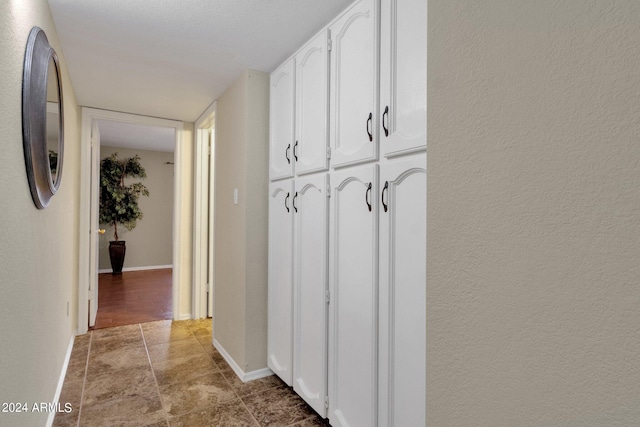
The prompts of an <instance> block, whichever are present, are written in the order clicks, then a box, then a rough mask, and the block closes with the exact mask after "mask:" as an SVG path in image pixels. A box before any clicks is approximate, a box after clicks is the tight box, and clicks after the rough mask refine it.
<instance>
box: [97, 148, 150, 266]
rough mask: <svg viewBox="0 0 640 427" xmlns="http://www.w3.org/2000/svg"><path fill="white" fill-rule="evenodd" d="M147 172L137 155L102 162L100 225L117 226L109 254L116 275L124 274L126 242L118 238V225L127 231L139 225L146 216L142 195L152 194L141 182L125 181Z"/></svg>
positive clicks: (114, 155)
mask: <svg viewBox="0 0 640 427" xmlns="http://www.w3.org/2000/svg"><path fill="white" fill-rule="evenodd" d="M146 176H147V173H146V172H145V170H144V168H143V167H142V165H141V164H140V156H138V155H137V154H136V155H135V156H133V157H130V158H124V159H121V158H119V157H118V153H113V154H112V155H111V156H109V157H105V158H104V159H102V160H101V161H100V224H110V225H113V238H114V240H112V241H110V242H109V257H110V259H111V268H112V269H113V274H122V266H123V264H124V256H125V253H126V250H127V247H126V244H125V243H126V242H125V241H124V240H118V224H121V225H123V226H124V228H126V229H127V230H129V231H131V230H133V229H134V228H135V226H136V222H137V220H139V219H141V218H142V211H140V207H139V206H138V199H139V198H140V196H141V195H143V196H149V190H147V187H145V186H144V185H143V184H142V183H140V182H135V183H132V184H129V185H126V184H125V178H145V177H146Z"/></svg>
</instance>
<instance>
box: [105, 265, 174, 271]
mask: <svg viewBox="0 0 640 427" xmlns="http://www.w3.org/2000/svg"><path fill="white" fill-rule="evenodd" d="M162 268H173V264H169V265H150V266H147V267H125V268H123V269H122V271H142V270H160V269H162ZM112 271H113V270H111V269H110V268H103V269H102V270H98V273H111V272H112Z"/></svg>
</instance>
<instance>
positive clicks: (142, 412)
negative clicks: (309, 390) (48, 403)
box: [53, 319, 325, 427]
mask: <svg viewBox="0 0 640 427" xmlns="http://www.w3.org/2000/svg"><path fill="white" fill-rule="evenodd" d="M60 403H61V405H64V404H65V403H70V404H71V405H72V408H73V410H72V411H71V412H70V413H68V414H65V413H60V414H58V415H57V416H56V418H55V420H54V423H53V425H54V426H57V427H61V426H90V427H99V426H110V427H111V426H150V427H159V426H163V427H167V426H185V427H186V426H189V427H200V426H254V427H262V426H296V427H311V426H322V425H325V421H324V420H323V419H322V418H320V417H319V416H318V415H317V414H315V412H313V410H311V409H310V408H309V407H308V406H307V405H306V404H305V403H304V402H303V401H302V399H300V398H299V397H298V396H297V395H296V394H295V393H294V392H293V391H292V390H291V389H290V388H288V387H287V386H286V384H284V383H283V382H282V381H281V380H280V379H279V378H278V377H276V376H270V377H266V378H261V379H258V380H255V381H250V382H247V383H243V382H242V381H241V380H240V379H239V378H238V377H237V375H236V374H235V373H234V372H233V370H232V369H231V367H230V366H229V365H228V364H227V362H226V361H225V360H224V359H223V357H222V356H221V355H220V353H218V351H217V350H216V349H215V348H214V347H213V345H212V344H211V319H204V320H185V321H178V322H175V321H170V320H166V321H157V322H150V323H141V324H136V325H128V326H120V327H116V328H110V329H98V330H94V331H90V332H89V333H87V334H86V335H83V336H79V337H76V340H75V343H74V346H73V351H72V354H71V360H70V361H69V367H68V369H67V375H66V378H65V381H64V386H63V388H62V393H61V396H60Z"/></svg>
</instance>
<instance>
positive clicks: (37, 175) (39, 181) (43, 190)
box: [22, 27, 64, 209]
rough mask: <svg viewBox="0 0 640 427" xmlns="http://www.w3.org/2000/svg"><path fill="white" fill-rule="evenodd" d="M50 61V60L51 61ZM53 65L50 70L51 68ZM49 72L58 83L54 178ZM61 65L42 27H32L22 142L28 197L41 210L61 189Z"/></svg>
mask: <svg viewBox="0 0 640 427" xmlns="http://www.w3.org/2000/svg"><path fill="white" fill-rule="evenodd" d="M51 59H53V61H50V60H51ZM49 64H53V65H54V67H53V69H50V65H49ZM49 72H53V73H55V77H56V79H55V81H57V82H58V87H57V91H58V113H59V115H58V117H59V123H58V125H59V144H58V148H59V150H58V161H57V168H56V173H55V179H53V178H52V173H51V168H50V163H49V152H48V149H47V82H48V80H49V79H48V75H49ZM63 111H64V109H63V98H62V80H61V79H60V63H59V61H58V55H56V52H55V50H53V48H52V47H51V46H50V45H49V40H48V39H47V36H46V34H45V33H44V31H43V30H42V29H41V28H38V27H33V28H32V29H31V32H30V33H29V38H28V39H27V50H26V52H25V56H24V74H23V77H22V141H23V146H24V161H25V165H26V169H27V179H28V181H29V188H30V190H31V197H32V198H33V202H34V203H35V205H36V207H37V208H38V209H44V208H45V207H47V205H48V204H49V201H50V200H51V198H52V197H53V195H54V194H55V193H56V192H57V191H58V189H59V188H60V181H61V178H62V160H63V157H64V156H63V153H64V114H63Z"/></svg>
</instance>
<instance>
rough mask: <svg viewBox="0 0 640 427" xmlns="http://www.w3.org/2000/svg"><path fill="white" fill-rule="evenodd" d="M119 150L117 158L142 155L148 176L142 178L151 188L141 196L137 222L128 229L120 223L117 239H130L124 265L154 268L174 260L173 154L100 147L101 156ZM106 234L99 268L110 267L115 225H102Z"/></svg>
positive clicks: (103, 238) (109, 268) (127, 266)
mask: <svg viewBox="0 0 640 427" xmlns="http://www.w3.org/2000/svg"><path fill="white" fill-rule="evenodd" d="M112 153H118V157H120V158H126V157H132V156H134V155H136V154H138V155H139V156H140V159H141V160H140V164H141V165H142V166H143V167H144V168H145V171H146V172H147V177H146V178H144V179H141V180H137V179H133V178H132V179H131V180H130V182H136V181H139V182H141V183H143V184H144V185H145V186H146V187H147V189H148V190H149V197H140V202H139V204H140V210H141V211H142V213H143V214H144V216H143V217H142V219H141V220H139V221H138V225H137V226H136V228H134V229H133V230H132V231H128V230H127V229H126V228H124V227H123V226H122V224H119V225H118V238H119V239H120V240H125V241H126V242H127V254H126V257H125V261H124V268H125V269H126V268H131V267H153V266H162V265H171V264H172V263H173V252H172V248H173V171H174V165H173V164H166V162H171V163H173V153H167V152H162V151H148V150H132V149H127V148H122V147H108V146H104V145H102V146H100V158H101V159H104V158H105V157H108V156H110V155H111V154H112ZM101 227H103V228H105V229H106V233H105V234H103V235H102V236H100V269H101V270H103V269H108V270H111V261H110V260H109V241H111V240H113V227H112V226H106V225H105V224H101Z"/></svg>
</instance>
